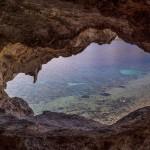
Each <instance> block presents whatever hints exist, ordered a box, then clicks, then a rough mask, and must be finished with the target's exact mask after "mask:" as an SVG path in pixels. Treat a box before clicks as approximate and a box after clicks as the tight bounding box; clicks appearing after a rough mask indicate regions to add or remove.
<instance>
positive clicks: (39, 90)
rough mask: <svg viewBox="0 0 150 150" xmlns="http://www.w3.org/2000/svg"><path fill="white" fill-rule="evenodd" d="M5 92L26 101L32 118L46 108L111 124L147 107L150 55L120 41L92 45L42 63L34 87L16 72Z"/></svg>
mask: <svg viewBox="0 0 150 150" xmlns="http://www.w3.org/2000/svg"><path fill="white" fill-rule="evenodd" d="M5 91H6V92H7V94H8V95H9V96H10V97H20V98H23V99H24V100H26V101H27V102H28V103H29V105H30V106H31V108H32V109H33V110H34V112H35V114H39V113H41V112H42V111H45V110H49V111H54V112H64V113H68V114H78V115H81V116H84V117H87V118H90V119H94V120H96V121H100V122H102V123H107V124H111V123H113V122H115V121H116V120H118V119H119V118H121V117H122V116H124V115H126V114H128V113H129V112H131V111H133V110H135V109H137V108H140V107H143V106H146V105H149V104H150V101H149V99H150V92H149V91H150V54H147V53H145V52H144V51H143V50H141V49H140V48H138V47H137V46H135V45H131V44H129V43H126V42H124V41H122V40H120V39H117V40H114V41H112V42H111V44H103V45H98V44H96V43H92V44H90V45H89V46H88V47H87V48H86V49H85V50H84V51H83V52H81V53H79V54H77V55H74V56H71V57H67V58H63V57H59V58H54V59H52V60H51V61H49V62H48V63H47V64H44V65H42V69H41V70H40V71H39V72H38V74H37V80H36V82H35V83H34V82H33V77H31V76H29V75H25V74H24V73H19V74H18V75H16V76H15V77H14V79H13V80H11V81H9V82H7V88H6V89H5Z"/></svg>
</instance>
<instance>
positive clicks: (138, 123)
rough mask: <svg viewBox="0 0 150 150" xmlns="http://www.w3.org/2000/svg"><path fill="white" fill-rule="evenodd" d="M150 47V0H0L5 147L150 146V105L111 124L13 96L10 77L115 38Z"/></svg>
mask: <svg viewBox="0 0 150 150" xmlns="http://www.w3.org/2000/svg"><path fill="white" fill-rule="evenodd" d="M117 36H118V37H120V38H122V39H123V40H125V41H127V42H130V43H132V44H136V45H138V46H139V47H141V48H143V49H144V50H145V51H147V52H149V51H150V1H149V0H126V1H125V0H109V1H108V0H101V1H100V0H81V1H80V0H22V1H20V0H0V149H1V150H5V149H7V150H29V149H30V150H32V149H33V150H35V149H36V150H41V149H44V150H51V149H52V150H57V149H59V150H60V149H62V150H63V149H64V150H66V149H69V150H79V149H84V150H85V149H87V150H109V149H111V150H117V149H118V150H119V149H120V150H134V149H138V150H149V149H150V147H149V145H150V127H149V124H150V119H149V115H150V107H145V108H142V109H139V110H137V111H135V112H133V113H131V114H129V115H127V116H126V117H124V118H122V119H121V120H119V121H117V122H116V123H115V124H113V125H110V126H108V125H103V124H100V123H98V122H95V121H92V120H88V119H85V118H83V117H79V116H76V115H66V114H61V113H53V112H44V113H43V114H41V115H38V116H34V114H33V111H32V109H31V108H30V107H29V106H28V104H27V103H26V102H25V101H24V100H22V99H19V98H10V97H9V96H8V95H7V94H6V93H5V91H4V89H5V87H6V82H8V81H9V80H12V79H13V78H14V77H15V75H16V74H17V73H19V72H23V73H25V74H29V75H32V76H34V80H35V81H36V77H37V73H38V71H39V70H40V69H41V65H42V64H44V63H46V62H48V61H49V60H51V59H52V58H55V57H59V56H64V57H67V56H71V55H73V54H77V53H79V52H81V51H82V50H83V49H84V48H85V47H86V46H87V45H89V44H90V43H91V42H97V43H99V44H103V43H110V42H111V41H112V40H113V39H115V38H116V37H117Z"/></svg>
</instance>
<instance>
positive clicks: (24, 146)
mask: <svg viewBox="0 0 150 150" xmlns="http://www.w3.org/2000/svg"><path fill="white" fill-rule="evenodd" d="M149 115H150V107H146V108H142V109H139V110H137V111H135V112H133V113H131V114H129V115H128V116H126V117H124V118H122V119H121V120H119V121H118V122H117V123H115V124H114V125H111V126H106V125H101V124H99V123H97V122H94V121H92V120H86V119H84V118H82V117H78V116H76V115H65V114H60V113H52V112H44V113H43V114H42V115H39V116H36V117H29V118H25V119H23V118H22V119H19V120H18V119H17V118H16V117H14V116H11V115H6V114H3V113H0V120H1V121H0V148H1V150H6V149H7V150H85V149H86V150H137V149H138V150H149V149H150V127H149V125H150V118H149Z"/></svg>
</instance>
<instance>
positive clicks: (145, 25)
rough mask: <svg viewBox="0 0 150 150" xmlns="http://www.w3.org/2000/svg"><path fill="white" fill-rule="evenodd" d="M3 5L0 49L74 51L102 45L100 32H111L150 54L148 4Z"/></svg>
mask: <svg viewBox="0 0 150 150" xmlns="http://www.w3.org/2000/svg"><path fill="white" fill-rule="evenodd" d="M0 4H1V5H0V9H1V11H0V45H1V47H4V46H6V45H7V44H8V43H17V42H19V43H22V44H24V45H25V46H29V47H49V48H52V49H65V50H66V51H67V50H70V51H71V50H72V51H74V50H76V49H80V48H81V49H83V48H85V47H86V46H87V45H88V44H89V43H91V42H92V41H95V42H99V41H100V42H101V40H100V39H101V38H98V33H99V30H100V29H106V28H109V29H111V30H112V31H114V32H116V33H117V34H118V35H119V36H120V37H121V38H123V39H124V40H125V41H128V42H131V43H135V44H137V45H139V46H141V47H143V48H144V49H145V50H147V51H149V50H150V45H149V42H150V36H149V34H150V21H149V20H150V11H149V10H150V5H149V0H144V1H136V0H127V1H124V0H117V1H114V0H110V1H108V0H102V1H99V0H94V1H92V0H88V1H86V0H82V1H79V0H44V1H42V0H22V1H19V0H5V1H2V0H1V1H0ZM89 30H90V32H89ZM91 30H92V31H91ZM91 32H92V33H93V32H94V33H96V34H94V35H95V36H94V35H91ZM83 34H84V35H83ZM80 37H82V38H83V39H82V41H84V42H83V43H82V44H81V45H80V42H79V43H78V42H77V41H79V39H81V38H80ZM72 53H73V52H72Z"/></svg>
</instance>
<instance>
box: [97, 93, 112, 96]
mask: <svg viewBox="0 0 150 150" xmlns="http://www.w3.org/2000/svg"><path fill="white" fill-rule="evenodd" d="M100 95H101V96H111V94H110V93H105V92H104V93H101V94H100Z"/></svg>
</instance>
